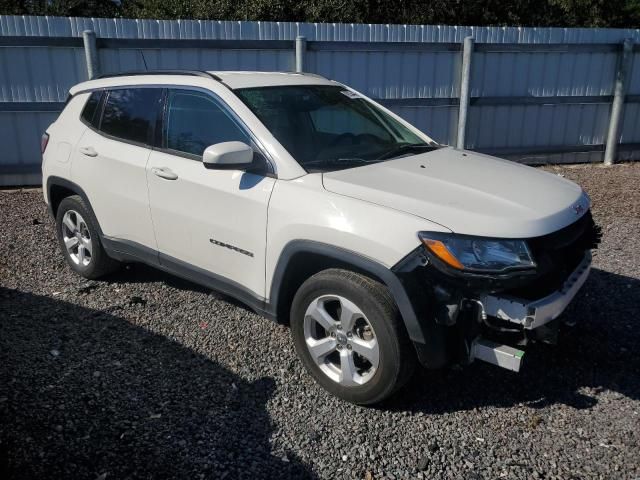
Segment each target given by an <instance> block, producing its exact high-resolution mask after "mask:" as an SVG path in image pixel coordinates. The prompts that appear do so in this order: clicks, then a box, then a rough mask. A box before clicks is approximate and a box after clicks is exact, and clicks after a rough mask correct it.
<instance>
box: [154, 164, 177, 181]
mask: <svg viewBox="0 0 640 480" xmlns="http://www.w3.org/2000/svg"><path fill="white" fill-rule="evenodd" d="M151 171H152V172H153V174H154V175H157V176H158V177H160V178H164V179H166V180H177V179H178V175H176V174H175V173H174V172H173V171H172V170H171V169H170V168H167V167H162V168H159V167H153V168H152V169H151Z"/></svg>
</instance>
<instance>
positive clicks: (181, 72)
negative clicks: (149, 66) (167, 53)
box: [96, 70, 222, 82]
mask: <svg viewBox="0 0 640 480" xmlns="http://www.w3.org/2000/svg"><path fill="white" fill-rule="evenodd" d="M135 75H191V76H193V77H204V78H212V79H214V80H217V81H219V82H221V81H222V79H221V78H220V77H218V76H217V75H214V74H212V73H209V72H204V71H202V70H134V71H131V72H118V73H106V74H104V75H98V76H97V77H96V78H111V77H130V76H135Z"/></svg>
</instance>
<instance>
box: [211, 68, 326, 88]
mask: <svg viewBox="0 0 640 480" xmlns="http://www.w3.org/2000/svg"><path fill="white" fill-rule="evenodd" d="M209 73H211V74H212V75H215V76H216V77H218V78H220V80H222V81H223V82H224V83H225V85H228V86H229V87H231V88H234V89H235V88H251V87H272V86H276V85H333V84H334V82H332V81H331V80H327V79H326V78H324V77H321V76H320V75H315V74H312V73H294V72H230V71H211V72H209Z"/></svg>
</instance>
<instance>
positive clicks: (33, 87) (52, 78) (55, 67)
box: [0, 47, 87, 102]
mask: <svg viewBox="0 0 640 480" xmlns="http://www.w3.org/2000/svg"><path fill="white" fill-rule="evenodd" d="M0 69H1V70H0V72H2V75H1V76H0V102H64V101H65V99H66V98H67V94H68V92H69V88H70V87H71V86H73V85H75V84H76V83H78V82H81V81H84V80H86V79H87V69H86V66H85V60H84V51H83V50H82V49H80V48H52V47H4V48H0Z"/></svg>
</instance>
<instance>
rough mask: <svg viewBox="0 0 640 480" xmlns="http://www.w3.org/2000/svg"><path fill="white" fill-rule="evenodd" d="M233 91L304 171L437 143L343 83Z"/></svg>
mask: <svg viewBox="0 0 640 480" xmlns="http://www.w3.org/2000/svg"><path fill="white" fill-rule="evenodd" d="M235 92H236V93H237V95H238V96H239V97H240V99H242V101H243V102H244V103H245V104H246V105H247V106H248V107H249V108H250V109H251V110H252V111H253V113H255V115H256V116H257V117H258V118H259V119H260V120H261V121H262V123H264V124H265V126H266V127H267V128H268V129H269V130H270V131H271V133H272V134H273V136H274V137H276V139H278V141H279V142H280V143H281V144H282V145H283V146H284V147H285V148H286V149H287V151H288V152H289V153H290V154H291V156H293V157H294V158H295V159H296V160H297V161H298V163H300V165H302V167H303V168H305V170H307V171H327V170H336V169H340V168H351V167H354V166H357V165H360V164H364V163H373V162H381V161H384V160H388V159H390V158H396V157H399V156H405V155H408V154H412V153H418V152H422V151H425V150H429V149H433V148H437V147H438V146H437V144H435V143H428V142H427V141H425V140H424V139H422V138H421V137H419V136H418V135H416V134H415V133H413V132H412V131H411V130H409V129H408V128H407V127H405V126H404V125H402V124H401V123H400V122H398V121H397V120H396V119H394V118H393V117H391V116H390V115H389V114H387V113H385V112H384V111H382V110H380V109H379V108H377V107H376V106H375V105H373V104H371V103H370V102H368V101H367V100H365V99H364V98H362V97H360V96H359V95H358V94H356V93H354V92H351V91H350V90H347V89H345V88H344V87H340V86H333V85H290V86H278V87H257V88H244V89H239V90H236V91H235Z"/></svg>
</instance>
